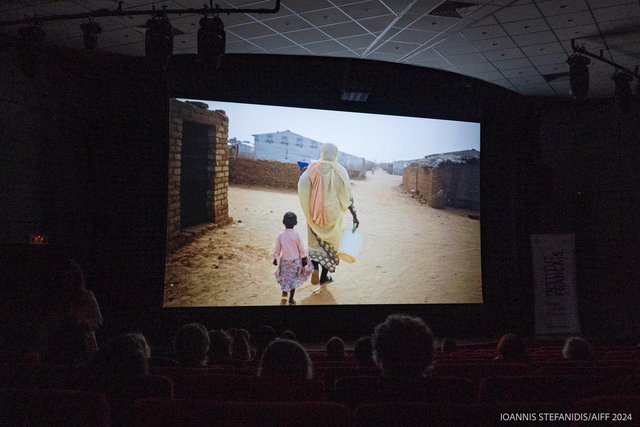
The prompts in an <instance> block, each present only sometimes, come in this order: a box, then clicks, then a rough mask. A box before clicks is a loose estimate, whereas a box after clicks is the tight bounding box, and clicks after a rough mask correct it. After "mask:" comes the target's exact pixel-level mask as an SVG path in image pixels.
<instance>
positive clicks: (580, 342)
mask: <svg viewBox="0 0 640 427" xmlns="http://www.w3.org/2000/svg"><path fill="white" fill-rule="evenodd" d="M562 356H563V357H564V358H565V359H567V360H575V361H590V360H592V359H593V351H592V349H591V344H589V341H587V340H586V339H584V338H582V337H569V338H567V339H566V340H565V342H564V347H563V348H562Z"/></svg>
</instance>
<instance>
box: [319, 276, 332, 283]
mask: <svg viewBox="0 0 640 427" xmlns="http://www.w3.org/2000/svg"><path fill="white" fill-rule="evenodd" d="M331 282H333V277H331V276H327V280H325V281H324V282H320V285H326V284H327V283H331Z"/></svg>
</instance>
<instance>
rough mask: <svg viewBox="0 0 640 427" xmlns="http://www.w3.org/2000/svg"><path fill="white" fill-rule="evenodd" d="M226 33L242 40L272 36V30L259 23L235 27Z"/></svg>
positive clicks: (228, 29)
mask: <svg viewBox="0 0 640 427" xmlns="http://www.w3.org/2000/svg"><path fill="white" fill-rule="evenodd" d="M226 31H230V32H232V33H233V34H235V35H236V36H238V37H240V38H243V39H251V38H254V37H264V36H270V35H272V34H274V32H273V30H272V29H270V28H268V27H266V26H264V25H262V24H261V23H259V22H253V23H250V24H242V25H236V26H235V27H233V28H227V29H226Z"/></svg>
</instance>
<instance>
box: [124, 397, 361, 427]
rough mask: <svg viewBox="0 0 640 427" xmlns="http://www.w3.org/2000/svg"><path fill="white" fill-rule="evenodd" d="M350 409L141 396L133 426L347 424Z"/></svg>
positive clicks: (319, 404)
mask: <svg viewBox="0 0 640 427" xmlns="http://www.w3.org/2000/svg"><path fill="white" fill-rule="evenodd" d="M349 416H350V414H349V409H348V408H347V407H346V406H344V405H341V404H338V403H333V402H220V401H214V400H185V399H142V400H139V401H138V402H137V403H136V406H135V409H134V419H133V425H134V426H135V427H175V426H180V427H183V426H184V427H205V426H285V427H286V426H292V427H293V426H307V427H316V426H317V427H324V426H336V427H348V426H349V423H350V418H349Z"/></svg>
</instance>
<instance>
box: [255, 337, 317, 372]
mask: <svg viewBox="0 0 640 427" xmlns="http://www.w3.org/2000/svg"><path fill="white" fill-rule="evenodd" d="M258 376H259V377H290V378H307V379H311V378H312V377H313V369H312V365H311V359H310V358H309V354H308V353H307V350H305V348H304V347H303V346H302V345H301V344H300V343H298V342H297V341H291V340H282V339H281V340H275V341H273V342H271V344H269V346H268V347H267V348H266V349H265V350H264V353H263V354H262V358H261V359H260V366H259V367H258Z"/></svg>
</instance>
